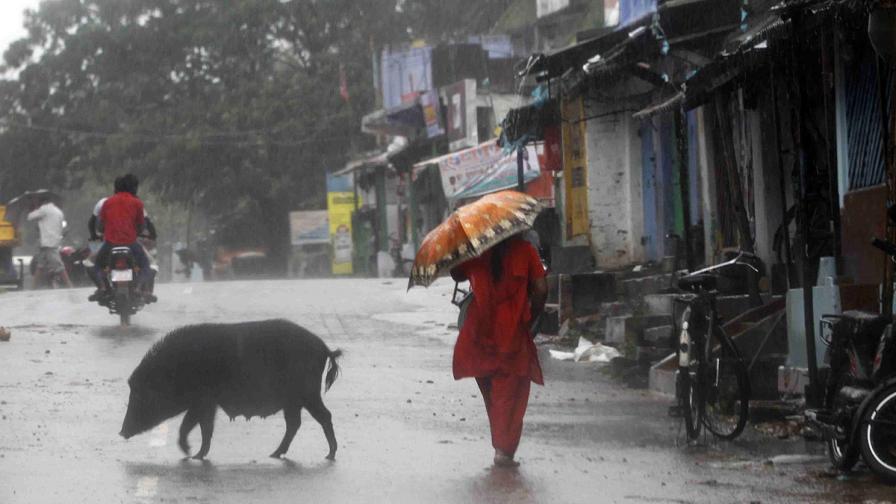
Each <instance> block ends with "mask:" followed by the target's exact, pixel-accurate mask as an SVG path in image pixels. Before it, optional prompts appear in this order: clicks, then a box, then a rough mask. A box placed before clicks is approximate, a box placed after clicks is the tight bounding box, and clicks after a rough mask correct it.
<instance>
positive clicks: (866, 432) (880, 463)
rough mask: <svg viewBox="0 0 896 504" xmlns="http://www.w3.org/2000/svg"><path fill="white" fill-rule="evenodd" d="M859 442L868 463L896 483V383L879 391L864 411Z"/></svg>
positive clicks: (878, 472)
mask: <svg viewBox="0 0 896 504" xmlns="http://www.w3.org/2000/svg"><path fill="white" fill-rule="evenodd" d="M859 446H860V447H861V450H862V458H864V459H865V463H866V464H867V465H868V467H869V468H870V469H871V470H872V471H874V473H875V474H877V475H878V476H879V477H880V478H882V479H884V480H886V481H887V482H889V483H896V385H890V386H889V387H887V388H885V389H883V390H882V391H880V392H878V393H877V394H876V396H875V399H874V400H873V401H872V402H871V404H870V405H869V407H868V409H867V410H866V411H865V413H864V415H862V424H861V427H860V428H859Z"/></svg>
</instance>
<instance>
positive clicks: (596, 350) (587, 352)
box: [550, 338, 622, 364]
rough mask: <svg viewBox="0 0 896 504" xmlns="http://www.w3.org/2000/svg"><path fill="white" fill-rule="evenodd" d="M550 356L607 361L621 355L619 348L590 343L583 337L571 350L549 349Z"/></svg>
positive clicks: (569, 359)
mask: <svg viewBox="0 0 896 504" xmlns="http://www.w3.org/2000/svg"><path fill="white" fill-rule="evenodd" d="M550 353H551V357H552V358H554V359H557V360H565V361H575V362H598V363H602V364H606V363H609V362H610V361H611V360H613V359H615V358H616V357H620V356H622V354H621V353H620V352H619V350H616V349H615V348H613V347H611V346H607V345H603V344H600V343H592V342H590V341H588V340H586V339H585V338H579V344H578V346H576V349H575V350H573V351H572V352H562V351H559V350H550Z"/></svg>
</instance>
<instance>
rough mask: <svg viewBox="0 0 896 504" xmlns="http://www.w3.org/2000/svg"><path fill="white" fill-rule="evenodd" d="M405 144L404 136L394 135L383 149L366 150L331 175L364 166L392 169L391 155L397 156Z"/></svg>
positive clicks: (405, 146)
mask: <svg viewBox="0 0 896 504" xmlns="http://www.w3.org/2000/svg"><path fill="white" fill-rule="evenodd" d="M407 146H408V142H407V139H405V138H404V137H396V138H395V139H393V140H392V143H391V144H389V146H388V147H387V148H386V149H385V150H378V151H371V152H367V153H366V154H363V155H361V156H360V157H358V158H355V159H353V160H351V161H349V162H348V163H346V165H345V168H343V169H341V170H339V171H337V172H335V173H333V175H337V176H338V175H345V174H347V173H351V172H354V171H358V170H363V169H365V168H376V167H378V166H385V167H386V168H388V169H390V170H393V171H394V170H395V167H394V166H392V157H393V156H397V155H398V154H399V153H401V152H402V151H404V150H405V149H406V148H407Z"/></svg>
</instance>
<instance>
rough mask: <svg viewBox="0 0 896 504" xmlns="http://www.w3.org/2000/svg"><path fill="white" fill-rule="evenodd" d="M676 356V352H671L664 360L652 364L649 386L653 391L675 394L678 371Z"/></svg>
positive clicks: (669, 394)
mask: <svg viewBox="0 0 896 504" xmlns="http://www.w3.org/2000/svg"><path fill="white" fill-rule="evenodd" d="M676 357H677V355H676V354H675V353H670V354H669V355H667V356H666V357H665V358H663V360H661V361H659V362H658V363H656V364H654V365H653V366H651V368H650V374H649V377H648V382H649V385H648V386H649V388H650V390H651V391H652V392H656V393H657V394H663V395H668V396H675V376H676V373H677V372H678V359H677V358H676Z"/></svg>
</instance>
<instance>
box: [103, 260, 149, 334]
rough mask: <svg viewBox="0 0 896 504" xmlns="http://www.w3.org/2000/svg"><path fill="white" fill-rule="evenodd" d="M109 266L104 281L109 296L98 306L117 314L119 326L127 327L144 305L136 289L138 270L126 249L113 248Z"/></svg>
mask: <svg viewBox="0 0 896 504" xmlns="http://www.w3.org/2000/svg"><path fill="white" fill-rule="evenodd" d="M109 265H110V266H109V267H108V268H107V280H106V281H107V292H109V295H108V296H107V297H106V298H105V299H104V300H101V301H100V304H101V305H104V306H106V307H107V308H109V313H112V314H118V316H119V318H120V320H121V325H122V326H127V325H130V323H131V316H132V315H135V314H136V313H137V312H138V311H140V309H141V308H143V306H144V304H145V302H144V298H143V295H142V294H141V293H140V291H139V290H138V288H137V287H138V284H137V274H138V273H139V268H138V267H137V262H136V260H135V259H134V254H133V252H131V249H130V248H128V247H114V248H113V249H112V251H111V253H110V255H109Z"/></svg>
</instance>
